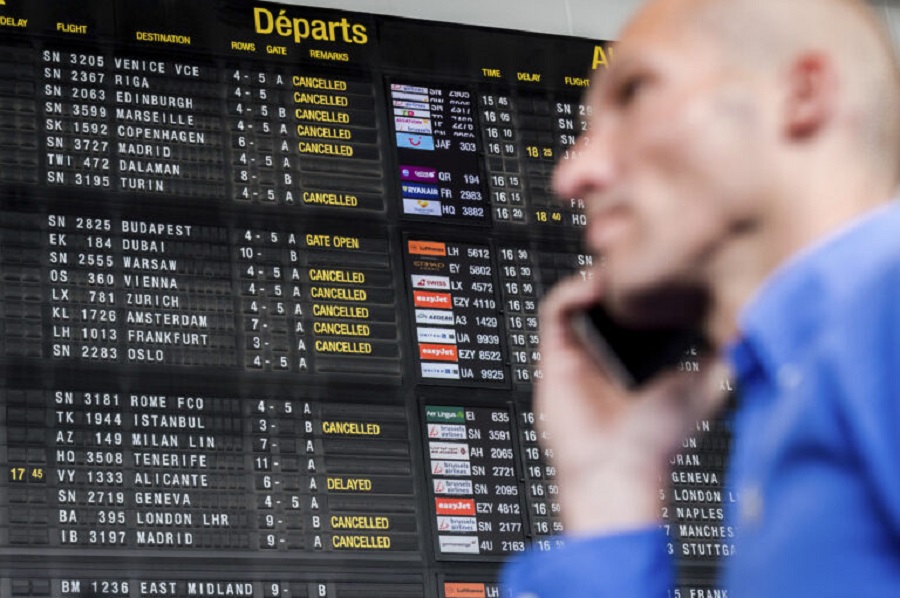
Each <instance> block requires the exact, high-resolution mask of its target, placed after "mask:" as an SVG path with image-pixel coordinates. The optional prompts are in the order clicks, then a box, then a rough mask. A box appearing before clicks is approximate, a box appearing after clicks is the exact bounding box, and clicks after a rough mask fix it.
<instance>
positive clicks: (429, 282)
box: [411, 274, 450, 291]
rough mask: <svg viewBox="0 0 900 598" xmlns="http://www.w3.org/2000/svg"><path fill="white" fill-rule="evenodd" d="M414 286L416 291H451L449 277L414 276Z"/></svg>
mask: <svg viewBox="0 0 900 598" xmlns="http://www.w3.org/2000/svg"><path fill="white" fill-rule="evenodd" d="M411 278H412V286H413V288H416V289H431V290H436V291H449V290H450V277H449V276H425V275H422V274H413V275H412V277H411Z"/></svg>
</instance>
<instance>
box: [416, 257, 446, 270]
mask: <svg viewBox="0 0 900 598" xmlns="http://www.w3.org/2000/svg"><path fill="white" fill-rule="evenodd" d="M412 267H413V268H414V269H416V270H419V271H421V272H443V271H444V270H446V269H447V264H445V263H444V262H438V261H432V260H413V263H412Z"/></svg>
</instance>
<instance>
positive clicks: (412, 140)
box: [397, 132, 434, 152]
mask: <svg viewBox="0 0 900 598" xmlns="http://www.w3.org/2000/svg"><path fill="white" fill-rule="evenodd" d="M397 147H400V148H405V149H414V150H424V151H428V152H433V151H434V137H432V136H431V135H416V134H415V133H403V132H398V133H397Z"/></svg>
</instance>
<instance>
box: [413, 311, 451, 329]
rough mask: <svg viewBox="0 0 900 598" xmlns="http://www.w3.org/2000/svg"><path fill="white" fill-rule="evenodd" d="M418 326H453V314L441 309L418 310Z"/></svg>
mask: <svg viewBox="0 0 900 598" xmlns="http://www.w3.org/2000/svg"><path fill="white" fill-rule="evenodd" d="M416 324H438V325H447V326H452V325H453V312H452V311H441V310H439V309H417V310H416Z"/></svg>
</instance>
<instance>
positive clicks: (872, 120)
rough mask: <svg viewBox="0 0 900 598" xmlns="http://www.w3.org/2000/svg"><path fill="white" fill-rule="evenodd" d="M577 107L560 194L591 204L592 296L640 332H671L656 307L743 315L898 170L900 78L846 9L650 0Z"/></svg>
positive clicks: (799, 2)
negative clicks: (722, 308)
mask: <svg viewBox="0 0 900 598" xmlns="http://www.w3.org/2000/svg"><path fill="white" fill-rule="evenodd" d="M588 101H589V103H590V104H591V105H592V106H593V111H592V112H593V116H592V121H591V123H590V129H589V131H588V133H587V135H586V136H585V137H584V138H583V139H582V140H581V141H580V142H579V145H578V147H577V152H578V153H577V157H575V158H573V159H570V160H568V161H567V162H564V163H563V164H561V165H560V166H559V168H558V170H557V173H556V177H555V186H556V190H557V192H558V194H559V195H561V196H562V197H564V198H568V197H584V199H585V200H586V203H587V206H588V208H587V210H588V220H589V222H588V228H587V230H586V235H585V236H586V241H587V244H588V246H589V247H590V248H591V249H593V250H594V251H596V252H598V253H600V254H603V256H604V257H605V264H606V265H605V268H604V272H603V273H602V274H601V276H600V279H601V281H602V282H601V284H603V285H604V286H605V287H606V296H607V297H608V299H609V303H610V305H611V307H612V308H613V310H614V311H616V312H618V313H619V314H620V315H621V316H623V317H630V318H633V319H636V320H645V321H646V320H661V319H678V315H677V314H676V313H673V311H672V310H670V309H666V307H665V303H666V300H667V298H675V297H684V296H693V294H694V293H699V294H701V295H702V294H710V295H712V296H713V297H712V299H713V301H714V302H720V303H721V302H722V301H738V302H740V301H742V300H744V299H746V296H747V294H748V293H749V292H752V291H753V290H754V288H755V286H757V285H758V283H759V282H761V280H762V278H764V277H765V276H766V275H767V274H768V273H769V272H770V271H771V270H772V268H774V267H775V266H776V265H777V264H778V263H780V262H781V261H783V260H784V259H785V258H786V257H787V256H789V255H790V254H791V253H793V252H794V251H796V250H797V249H798V248H799V247H801V246H803V245H806V244H808V243H809V242H812V241H813V240H814V239H815V238H817V237H818V236H821V235H822V234H824V233H826V232H828V231H829V230H831V229H833V228H834V227H835V226H837V225H839V224H840V223H842V222H843V221H845V220H846V219H848V218H849V217H850V216H852V215H855V214H857V213H859V212H860V211H862V209H864V208H863V207H861V206H860V205H858V204H859V202H875V201H880V200H883V199H885V198H886V196H888V195H889V194H890V192H891V191H892V187H893V185H896V181H897V176H898V169H900V82H898V75H897V69H896V65H895V62H894V59H893V55H892V51H891V49H890V44H889V42H887V41H886V40H885V38H884V35H883V33H881V32H880V29H879V27H878V26H877V23H876V22H875V21H874V18H873V17H872V16H871V15H870V14H869V13H868V12H867V10H866V9H865V7H864V6H862V5H861V3H859V2H857V1H855V0H656V1H654V2H651V3H650V4H648V5H647V6H646V7H645V8H644V9H643V10H642V11H641V12H640V13H639V14H638V15H637V17H636V18H635V19H634V20H633V21H632V22H631V23H630V24H629V25H628V27H626V29H625V30H624V31H623V32H622V36H621V38H620V42H619V44H618V45H617V47H616V54H615V60H614V61H613V64H612V65H611V67H610V69H609V70H608V71H607V72H605V73H603V74H602V75H601V76H600V77H599V78H598V79H597V80H595V82H594V84H593V86H592V89H591V91H590V94H589V96H588ZM865 207H868V206H865ZM736 268H739V269H741V270H745V272H735V271H734V270H735V269H736ZM742 276H743V278H742ZM729 277H731V279H732V280H733V284H731V288H730V289H723V288H721V286H722V284H723V282H722V281H723V280H728V279H729ZM738 287H740V288H738ZM743 287H750V288H743ZM730 295H736V297H731V296H730ZM660 297H662V298H663V299H664V300H663V301H662V302H660V301H659V298H660ZM648 298H649V300H648ZM660 305H662V308H660ZM705 316H706V317H707V318H708V317H709V316H708V314H705ZM682 317H688V316H682Z"/></svg>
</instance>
